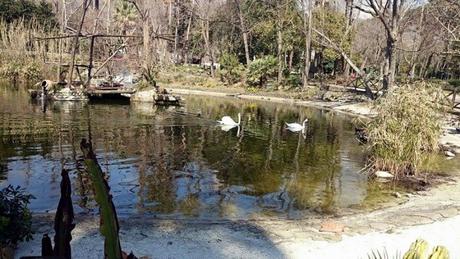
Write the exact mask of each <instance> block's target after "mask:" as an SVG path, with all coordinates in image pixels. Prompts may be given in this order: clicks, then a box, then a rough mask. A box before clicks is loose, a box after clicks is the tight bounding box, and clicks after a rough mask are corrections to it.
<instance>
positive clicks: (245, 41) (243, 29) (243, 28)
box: [235, 0, 251, 66]
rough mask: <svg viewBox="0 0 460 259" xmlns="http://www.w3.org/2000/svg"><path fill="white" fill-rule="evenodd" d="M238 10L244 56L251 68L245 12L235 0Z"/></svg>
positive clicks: (238, 0) (237, 0)
mask: <svg viewBox="0 0 460 259" xmlns="http://www.w3.org/2000/svg"><path fill="white" fill-rule="evenodd" d="M235 4H236V8H238V17H239V20H240V27H241V32H242V34H243V44H244V54H245V57H246V66H249V64H250V63H251V58H250V57H249V42H248V31H247V28H246V23H245V20H244V16H243V10H242V9H241V3H240V0H235Z"/></svg>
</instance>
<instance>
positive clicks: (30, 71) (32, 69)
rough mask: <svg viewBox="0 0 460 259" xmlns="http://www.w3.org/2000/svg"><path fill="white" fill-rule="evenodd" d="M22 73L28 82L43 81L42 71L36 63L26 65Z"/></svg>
mask: <svg viewBox="0 0 460 259" xmlns="http://www.w3.org/2000/svg"><path fill="white" fill-rule="evenodd" d="M22 73H23V76H24V80H25V81H27V82H37V81H39V80H40V79H41V74H42V73H41V69H40V66H39V65H38V64H37V63H36V62H30V63H28V64H26V65H25V66H24V67H23V69H22Z"/></svg>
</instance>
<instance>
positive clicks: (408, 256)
mask: <svg viewBox="0 0 460 259" xmlns="http://www.w3.org/2000/svg"><path fill="white" fill-rule="evenodd" d="M368 258H369V259H390V258H400V256H394V257H392V256H390V255H389V254H388V252H387V251H386V250H385V251H384V252H383V253H381V252H380V251H373V252H372V253H371V254H369V255H368ZM402 258H403V259H413V258H420V259H423V258H430V259H448V258H449V251H448V250H447V248H445V247H443V246H436V247H435V248H433V251H432V252H431V253H430V252H429V245H428V242H426V241H425V240H423V239H417V240H416V241H415V242H413V243H412V244H411V245H410V248H409V250H407V252H406V253H404V255H403V257H402Z"/></svg>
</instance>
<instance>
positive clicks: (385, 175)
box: [375, 171, 394, 178]
mask: <svg viewBox="0 0 460 259" xmlns="http://www.w3.org/2000/svg"><path fill="white" fill-rule="evenodd" d="M375 176H377V177H379V178H393V177H394V176H393V174H391V173H390V172H387V171H377V172H375Z"/></svg>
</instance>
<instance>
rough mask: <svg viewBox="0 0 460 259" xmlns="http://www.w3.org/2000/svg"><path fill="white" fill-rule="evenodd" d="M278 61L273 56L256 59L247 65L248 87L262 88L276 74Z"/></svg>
mask: <svg viewBox="0 0 460 259" xmlns="http://www.w3.org/2000/svg"><path fill="white" fill-rule="evenodd" d="M277 66H278V61H277V59H276V58H275V57H273V56H265V57H263V58H260V59H256V60H254V61H253V62H251V64H250V65H249V68H248V72H247V79H246V82H247V83H248V85H249V86H259V87H263V86H265V84H266V83H267V81H268V80H269V79H271V78H274V77H275V76H276V73H277V68H278V67H277Z"/></svg>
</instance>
